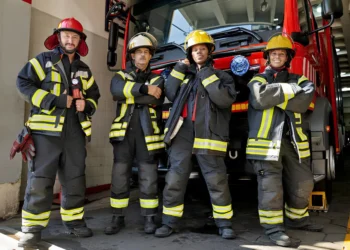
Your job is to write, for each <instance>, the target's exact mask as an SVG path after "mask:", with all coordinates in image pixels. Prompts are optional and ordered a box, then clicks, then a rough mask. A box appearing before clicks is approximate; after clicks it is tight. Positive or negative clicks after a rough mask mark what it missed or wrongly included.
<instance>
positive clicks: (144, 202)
mask: <svg viewBox="0 0 350 250" xmlns="http://www.w3.org/2000/svg"><path fill="white" fill-rule="evenodd" d="M140 206H141V207H142V208H157V207H158V199H140Z"/></svg>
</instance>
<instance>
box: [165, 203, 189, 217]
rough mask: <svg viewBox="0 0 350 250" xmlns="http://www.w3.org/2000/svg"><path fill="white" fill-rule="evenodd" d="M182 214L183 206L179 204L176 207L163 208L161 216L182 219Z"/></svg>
mask: <svg viewBox="0 0 350 250" xmlns="http://www.w3.org/2000/svg"><path fill="white" fill-rule="evenodd" d="M183 212H184V204H181V205H179V206H176V207H166V206H163V214H166V215H170V216H175V217H182V214H183Z"/></svg>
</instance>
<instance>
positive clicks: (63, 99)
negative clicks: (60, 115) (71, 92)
mask: <svg viewBox="0 0 350 250" xmlns="http://www.w3.org/2000/svg"><path fill="white" fill-rule="evenodd" d="M54 105H55V106H56V107H57V108H61V109H63V108H66V107H67V95H65V94H62V95H60V96H57V97H56V98H55V101H54Z"/></svg>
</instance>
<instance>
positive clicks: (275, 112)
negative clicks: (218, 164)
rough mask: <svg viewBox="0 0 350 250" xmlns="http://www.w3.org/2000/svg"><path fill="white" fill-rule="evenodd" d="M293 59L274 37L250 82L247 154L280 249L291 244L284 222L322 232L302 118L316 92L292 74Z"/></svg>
mask: <svg viewBox="0 0 350 250" xmlns="http://www.w3.org/2000/svg"><path fill="white" fill-rule="evenodd" d="M294 55H295V51H294V49H293V44H292V42H291V40H290V39H289V38H288V37H285V36H282V35H281V34H277V35H275V36H273V37H272V38H271V39H270V40H269V42H268V44H267V46H266V49H265V51H264V58H265V59H267V67H266V69H265V71H264V72H263V73H262V74H258V75H255V76H254V77H253V78H252V80H251V81H250V82H249V84H248V87H249V89H250V96H249V108H248V122H249V136H248V137H249V138H248V142H247V149H246V155H247V159H249V161H251V163H252V164H253V167H254V171H255V173H256V175H257V181H258V200H259V218H260V224H261V225H262V226H263V228H264V229H265V232H266V234H267V235H268V237H269V238H270V240H271V241H272V242H273V243H275V244H276V245H279V246H290V245H291V240H290V238H289V237H288V235H286V233H285V228H284V222H285V224H286V226H288V227H290V228H294V229H302V230H308V231H316V232H319V231H321V230H322V226H320V225H316V224H313V223H311V222H310V220H309V214H308V199H309V196H310V193H311V192H312V189H313V185H314V183H313V174H312V172H311V166H310V148H309V141H308V137H307V133H306V131H305V124H304V121H305V120H304V115H305V112H306V111H307V109H308V107H309V105H310V103H311V101H312V99H313V95H314V90H315V89H314V84H313V83H312V82H310V81H309V80H308V79H307V78H306V77H305V76H303V75H296V74H292V73H289V72H288V68H289V66H290V63H291V60H292V59H293V57H294ZM284 215H285V220H284Z"/></svg>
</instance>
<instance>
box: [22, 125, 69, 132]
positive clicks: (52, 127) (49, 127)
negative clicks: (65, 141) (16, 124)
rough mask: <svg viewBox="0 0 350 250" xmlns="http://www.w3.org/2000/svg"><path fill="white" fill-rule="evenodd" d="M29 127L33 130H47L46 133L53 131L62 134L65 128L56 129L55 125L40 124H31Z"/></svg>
mask: <svg viewBox="0 0 350 250" xmlns="http://www.w3.org/2000/svg"><path fill="white" fill-rule="evenodd" d="M29 127H30V128H31V129H32V130H46V131H53V132H61V131H62V128H63V126H62V125H58V126H57V127H55V124H40V123H29Z"/></svg>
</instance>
